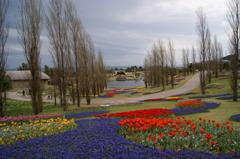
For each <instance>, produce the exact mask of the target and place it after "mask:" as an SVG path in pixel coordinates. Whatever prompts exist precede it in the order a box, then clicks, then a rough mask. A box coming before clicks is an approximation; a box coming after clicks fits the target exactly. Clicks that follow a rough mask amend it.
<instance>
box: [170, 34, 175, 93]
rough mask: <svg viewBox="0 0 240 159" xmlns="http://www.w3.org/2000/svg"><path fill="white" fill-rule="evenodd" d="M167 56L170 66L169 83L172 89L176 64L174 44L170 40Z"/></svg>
mask: <svg viewBox="0 0 240 159" xmlns="http://www.w3.org/2000/svg"><path fill="white" fill-rule="evenodd" d="M168 55H169V65H170V81H171V86H172V88H173V87H174V74H175V65H176V62H175V52H174V43H173V41H172V40H171V39H169V40H168Z"/></svg>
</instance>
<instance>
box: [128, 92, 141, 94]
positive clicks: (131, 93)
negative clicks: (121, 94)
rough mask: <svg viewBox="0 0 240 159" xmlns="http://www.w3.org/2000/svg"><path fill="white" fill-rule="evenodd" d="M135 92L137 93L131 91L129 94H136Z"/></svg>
mask: <svg viewBox="0 0 240 159" xmlns="http://www.w3.org/2000/svg"><path fill="white" fill-rule="evenodd" d="M137 93H139V92H131V93H130V94H137Z"/></svg>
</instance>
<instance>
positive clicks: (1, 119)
mask: <svg viewBox="0 0 240 159" xmlns="http://www.w3.org/2000/svg"><path fill="white" fill-rule="evenodd" d="M61 116H63V114H51V115H32V116H19V117H0V122H12V121H28V120H40V119H48V118H56V117H61Z"/></svg>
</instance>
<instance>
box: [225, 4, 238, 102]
mask: <svg viewBox="0 0 240 159" xmlns="http://www.w3.org/2000/svg"><path fill="white" fill-rule="evenodd" d="M239 14H240V1H239V0H229V1H228V14H227V20H228V24H229V25H230V29H231V33H230V35H229V40H230V46H229V51H230V53H231V54H232V58H231V65H230V66H231V71H232V72H231V74H232V76H231V88H232V94H233V101H237V100H238V97H237V95H238V81H237V77H238V57H239V36H240V35H239V34H240V32H239V25H240V17H239Z"/></svg>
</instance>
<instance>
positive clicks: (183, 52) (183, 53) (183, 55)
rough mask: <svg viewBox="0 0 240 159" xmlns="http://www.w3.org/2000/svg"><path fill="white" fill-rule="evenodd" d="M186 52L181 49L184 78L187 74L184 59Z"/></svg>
mask: <svg viewBox="0 0 240 159" xmlns="http://www.w3.org/2000/svg"><path fill="white" fill-rule="evenodd" d="M186 57H187V56H186V50H185V49H184V48H183V49H182V63H183V74H184V75H185V76H186V73H187V59H186Z"/></svg>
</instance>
